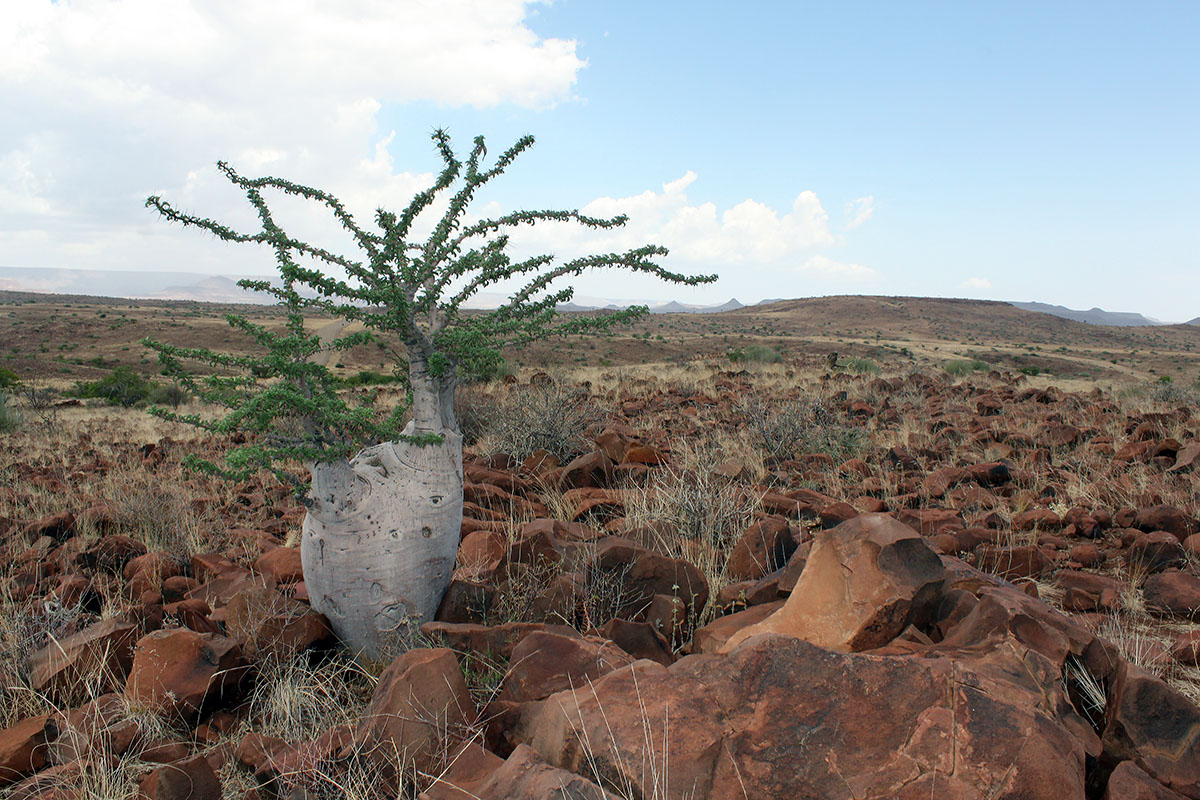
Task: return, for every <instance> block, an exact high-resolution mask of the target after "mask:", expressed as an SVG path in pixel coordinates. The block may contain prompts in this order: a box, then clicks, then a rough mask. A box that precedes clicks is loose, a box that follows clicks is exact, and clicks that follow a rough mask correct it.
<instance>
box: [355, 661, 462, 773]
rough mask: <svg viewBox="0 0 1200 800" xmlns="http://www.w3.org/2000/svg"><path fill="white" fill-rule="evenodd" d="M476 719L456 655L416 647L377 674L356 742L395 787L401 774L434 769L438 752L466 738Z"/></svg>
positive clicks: (356, 732)
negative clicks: (411, 770) (464, 736)
mask: <svg viewBox="0 0 1200 800" xmlns="http://www.w3.org/2000/svg"><path fill="white" fill-rule="evenodd" d="M474 718H475V704H474V701H472V700H471V693H470V692H469V691H468V689H467V684H466V682H465V681H464V680H463V674H462V671H461V670H460V669H459V667H458V660H457V659H456V658H455V656H454V653H453V652H452V651H450V650H447V649H445V648H438V649H433V650H430V649H424V648H418V649H413V650H409V651H408V652H407V653H405V654H404V655H402V656H400V657H399V658H397V659H396V660H395V661H393V662H392V663H391V664H390V665H389V666H388V668H387V669H385V670H384V671H383V674H382V675H380V676H379V682H378V683H377V684H376V685H375V691H374V694H373V695H372V696H371V703H370V705H368V706H367V709H366V711H365V712H364V713H363V717H362V721H361V722H360V723H359V725H358V728H357V729H356V730H355V733H354V744H355V747H356V748H357V750H358V752H360V753H361V754H362V755H363V757H364V758H367V759H368V760H369V761H370V762H371V763H372V764H373V765H374V766H375V767H376V768H378V769H379V770H380V772H381V774H382V775H383V776H384V777H385V778H386V779H387V780H388V781H390V782H391V783H396V782H398V781H399V779H400V777H401V774H402V772H407V771H408V770H410V769H413V768H416V769H421V770H429V769H430V768H431V767H433V765H434V763H435V759H436V757H437V754H438V752H439V750H440V749H441V748H443V747H446V746H448V743H453V742H454V741H455V740H456V739H459V738H460V737H463V735H464V732H465V727H466V725H467V724H468V723H469V722H471V721H473V720H474Z"/></svg>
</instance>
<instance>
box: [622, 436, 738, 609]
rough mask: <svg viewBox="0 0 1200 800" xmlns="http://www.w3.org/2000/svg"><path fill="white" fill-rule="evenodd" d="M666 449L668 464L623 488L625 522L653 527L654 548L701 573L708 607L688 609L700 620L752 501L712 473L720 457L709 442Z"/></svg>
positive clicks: (720, 584) (716, 589)
mask: <svg viewBox="0 0 1200 800" xmlns="http://www.w3.org/2000/svg"><path fill="white" fill-rule="evenodd" d="M672 453H673V459H672V463H671V464H669V465H666V466H662V467H659V468H658V469H657V470H656V471H655V472H654V475H653V477H652V479H651V480H650V481H649V483H648V484H647V485H646V486H645V487H635V488H632V489H630V490H629V492H628V497H627V500H626V504H625V510H626V522H627V524H629V525H631V526H635V527H643V528H645V529H646V530H650V531H653V536H654V544H655V547H656V549H658V550H660V551H661V552H663V553H664V554H666V555H669V556H671V557H673V558H682V559H685V560H687V561H689V562H691V563H692V564H693V565H695V566H696V568H697V569H699V570H700V572H701V573H703V575H704V577H705V580H707V581H708V586H709V597H710V601H709V608H707V609H695V610H694V613H695V614H696V616H697V619H698V620H700V621H701V622H705V621H707V620H708V619H710V618H711V617H712V616H713V613H714V612H713V600H715V599H716V596H717V593H718V592H719V591H720V590H721V589H722V588H724V586H725V585H726V584H727V583H729V579H728V577H727V576H726V574H725V562H726V558H727V556H728V554H729V550H730V549H731V548H732V547H733V545H734V544H736V543H737V541H738V539H739V538H740V537H741V535H742V534H743V533H744V532H745V530H746V529H747V528H748V527H749V526H750V525H751V523H753V521H754V511H755V509H756V507H757V502H756V501H755V500H753V499H752V498H751V497H749V496H748V495H747V494H746V493H745V492H744V491H743V490H742V488H741V487H739V486H738V485H737V484H735V483H733V482H731V481H729V480H728V479H727V478H725V477H724V476H721V475H718V474H717V473H716V471H715V469H716V467H717V466H718V465H719V464H720V463H721V462H722V461H724V460H725V457H724V453H723V452H722V451H720V450H718V449H717V448H715V447H713V446H712V445H711V444H710V443H704V442H702V443H698V444H689V443H687V442H684V443H680V444H679V445H677V446H676V447H675V448H674V449H673V451H672Z"/></svg>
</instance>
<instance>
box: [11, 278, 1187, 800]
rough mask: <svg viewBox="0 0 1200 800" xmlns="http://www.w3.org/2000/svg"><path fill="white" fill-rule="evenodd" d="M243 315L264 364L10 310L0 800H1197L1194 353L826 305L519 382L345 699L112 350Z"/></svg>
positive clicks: (650, 338)
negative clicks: (427, 559) (438, 598)
mask: <svg viewBox="0 0 1200 800" xmlns="http://www.w3.org/2000/svg"><path fill="white" fill-rule="evenodd" d="M234 310H236V311H237V312H238V313H240V314H244V315H246V316H247V317H249V318H250V319H251V320H252V321H254V322H257V323H260V324H263V325H266V326H268V327H272V326H282V324H283V318H282V316H281V315H280V313H279V312H277V311H276V310H275V309H273V308H272V307H269V306H239V307H237V308H236V309H235V308H233V307H226V306H219V305H211V304H202V303H186V302H170V301H135V300H120V299H106V298H91V297H72V296H55V295H33V294H19V293H0V387H2V388H0V796H3V797H7V798H22V800H25V799H29V800H32V798H46V799H47V800H48V799H49V798H56V800H58V799H62V800H65V799H66V798H78V799H79V800H90V799H92V798H126V797H137V796H139V795H140V796H144V797H149V798H246V799H247V800H251V799H252V798H263V799H264V800H265V799H267V798H297V799H298V798H355V799H356V800H357V799H358V798H362V799H363V800H366V799H367V798H371V799H372V800H374V799H375V798H380V799H383V798H400V797H404V798H410V797H422V798H429V799H430V800H434V799H437V800H449V799H450V798H496V799H498V798H510V797H511V798H530V799H532V798H539V799H540V798H628V799H629V800H633V799H634V798H638V799H639V800H640V799H642V798H645V799H647V800H649V799H652V798H653V799H657V798H696V799H697V800H699V799H700V798H768V797H772V798H773V797H778V798H893V797H898V798H1005V797H1008V798H1017V797H1020V798H1052V799H1053V800H1063V799H1064V798H1096V799H1097V800H1099V799H1100V798H1107V799H1108V800H1118V798H1181V797H1183V798H1200V707H1198V706H1197V701H1200V629H1197V627H1196V625H1195V622H1196V619H1197V618H1198V617H1200V521H1198V519H1197V515H1198V514H1200V501H1198V496H1200V326H1194V325H1175V326H1156V327H1144V328H1124V327H1122V328H1117V327H1106V326H1097V325H1087V324H1084V323H1077V322H1072V321H1068V320H1064V319H1059V318H1057V317H1052V316H1048V315H1043V314H1036V313H1033V312H1028V311H1023V310H1020V309H1017V308H1014V307H1013V306H1010V305H1007V304H1003V303H992V302H983V301H965V300H943V299H928V298H902V297H901V298H889V297H828V298H815V299H805V300H785V301H779V302H774V303H769V304H765V305H760V306H751V307H746V308H742V309H739V310H736V311H729V312H724V313H720V314H663V315H649V316H646V317H643V318H641V319H639V320H637V321H635V322H634V323H632V324H630V325H629V326H626V327H621V328H615V329H613V330H611V331H607V332H603V333H601V334H598V335H590V336H586V337H568V338H556V339H548V340H545V341H541V342H538V343H536V344H534V345H531V346H529V347H527V348H524V349H520V350H509V351H507V352H505V353H504V356H505V365H504V367H503V368H502V369H500V370H498V371H497V372H496V374H494V375H491V376H489V379H488V380H479V381H477V382H475V383H471V384H469V385H466V386H464V387H462V388H461V389H460V390H459V392H458V397H457V400H456V403H457V412H458V418H459V421H460V423H461V425H462V428H463V433H464V437H465V442H466V448H465V452H464V478H465V481H466V484H465V489H464V497H465V501H466V502H465V512H464V519H463V523H462V538H461V542H460V544H459V549H458V558H457V563H456V568H455V572H454V579H453V581H452V583H451V585H450V589H449V591H448V592H447V594H446V597H445V599H444V601H443V602H442V605H441V608H440V610H439V612H438V614H437V619H436V620H435V621H433V622H429V623H426V624H424V625H422V626H421V627H420V629H419V630H404V631H397V632H396V635H395V637H394V641H393V642H392V643H391V649H390V650H388V651H387V652H385V653H383V654H382V655H381V656H380V657H379V658H374V659H364V658H359V659H356V658H354V657H353V654H352V653H349V652H347V650H346V648H345V647H343V646H342V645H341V644H339V642H338V641H337V639H336V637H334V636H333V635H332V634H331V632H330V628H329V626H328V623H327V621H326V620H325V619H324V618H323V617H322V616H321V615H320V614H318V613H316V612H315V611H314V610H313V609H312V608H311V607H310V606H309V604H308V595H307V591H306V589H305V585H304V581H303V573H302V569H301V559H300V554H299V549H298V548H297V543H298V539H299V535H300V525H301V521H302V520H303V517H304V514H305V508H304V507H303V506H302V505H301V504H300V502H299V501H298V500H297V499H296V498H295V497H294V496H293V494H292V492H291V490H290V488H289V487H287V486H284V485H281V484H280V483H278V482H277V481H276V480H275V479H274V477H272V476H271V475H269V474H266V473H264V474H262V475H259V476H256V477H254V478H252V479H249V480H245V481H242V482H231V481H227V480H223V479H221V478H218V477H215V476H212V475H209V474H204V473H198V472H194V471H191V470H189V469H187V468H186V467H185V466H183V463H182V462H183V460H184V459H185V458H186V457H187V456H188V455H198V456H201V457H204V458H209V459H217V460H219V457H220V454H221V453H222V452H224V451H225V450H226V449H227V448H228V446H229V445H230V444H231V441H229V439H231V438H233V437H225V438H224V439H223V438H222V437H220V436H213V435H210V434H208V433H206V432H203V431H199V430H197V429H196V428H193V427H189V426H186V425H182V424H180V423H177V422H169V421H166V420H163V419H160V418H157V417H154V416H151V415H150V414H148V413H147V411H146V408H147V406H149V405H157V406H161V407H166V408H171V409H175V410H178V411H180V412H183V413H204V412H205V411H206V409H205V408H204V407H202V406H201V405H200V404H199V403H198V402H197V401H196V400H195V399H194V398H192V397H190V396H189V395H188V392H187V391H186V390H185V389H184V388H183V387H181V386H179V385H177V384H173V383H172V382H171V381H169V380H168V379H166V378H164V377H163V376H161V375H160V374H159V370H158V365H157V364H156V363H155V361H154V357H153V353H152V352H150V351H149V350H147V349H146V348H145V347H143V346H142V344H141V343H140V342H141V340H142V339H143V338H144V337H147V336H153V337H156V338H158V339H160V340H163V341H166V342H171V343H176V344H179V345H181V346H189V347H208V348H211V349H213V350H217V351H226V352H239V348H243V347H246V344H245V342H244V341H243V340H242V338H241V337H240V336H239V334H238V333H237V332H236V331H234V330H231V329H230V327H229V325H227V324H226V322H225V320H224V319H223V314H225V313H226V312H228V311H234ZM312 322H313V327H314V328H318V329H319V328H320V325H321V322H322V321H321V320H319V319H314V320H313V321H312ZM330 366H331V367H332V368H333V369H334V370H335V372H336V373H337V374H338V375H339V376H340V377H341V378H342V379H343V383H344V391H345V392H346V393H348V394H361V393H367V392H371V393H375V395H376V398H377V399H376V402H378V403H379V404H381V405H382V406H384V407H386V406H388V404H395V403H396V402H397V401H398V400H399V399H400V397H401V389H400V388H399V385H398V384H397V383H396V382H395V381H394V379H393V370H394V369H395V366H396V365H395V364H394V363H393V361H392V354H391V353H389V352H388V351H387V350H386V349H385V348H381V347H377V346H374V345H370V344H368V345H362V346H359V347H356V348H354V349H352V350H348V351H346V352H344V353H340V354H338V356H337V359H336V360H335V362H334V363H332V364H331V365H330Z"/></svg>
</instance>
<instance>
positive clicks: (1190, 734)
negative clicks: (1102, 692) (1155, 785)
mask: <svg viewBox="0 0 1200 800" xmlns="http://www.w3.org/2000/svg"><path fill="white" fill-rule="evenodd" d="M1104 758H1105V760H1107V761H1109V762H1116V761H1126V760H1128V761H1132V762H1134V763H1135V764H1137V766H1138V767H1140V768H1141V769H1142V770H1144V771H1145V772H1146V773H1147V774H1148V775H1150V776H1151V777H1152V778H1154V779H1155V780H1157V781H1158V782H1159V783H1161V784H1163V785H1164V786H1167V787H1169V788H1170V789H1172V790H1174V791H1176V792H1178V793H1180V794H1182V795H1183V796H1184V797H1189V798H1192V800H1196V799H1197V798H1200V707H1197V706H1196V704H1195V703H1193V702H1192V701H1190V700H1188V699H1187V698H1186V697H1184V696H1183V695H1182V694H1181V693H1179V692H1178V691H1176V690H1175V689H1173V688H1171V687H1170V686H1168V685H1167V684H1166V683H1164V682H1163V681H1161V680H1159V679H1158V678H1157V677H1155V676H1154V675H1151V674H1150V673H1149V672H1146V671H1145V670H1142V669H1140V668H1138V667H1134V666H1132V665H1128V664H1124V665H1122V668H1121V669H1120V671H1119V673H1118V674H1117V676H1116V679H1115V680H1114V681H1113V686H1112V687H1111V688H1110V689H1109V692H1108V725H1107V727H1106V728H1105V730H1104Z"/></svg>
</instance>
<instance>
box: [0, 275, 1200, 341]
mask: <svg viewBox="0 0 1200 800" xmlns="http://www.w3.org/2000/svg"><path fill="white" fill-rule="evenodd" d="M245 277H251V278H267V279H268V280H270V279H273V278H274V276H268V275H250V276H245ZM238 280H239V279H238V278H231V277H229V276H226V275H210V274H205V273H198V272H162V271H155V270H99V269H97V270H91V269H63V268H54V267H4V266H0V291H12V292H34V293H47V294H64V295H80V296H91V297H114V298H130V299H145V300H192V301H198V302H208V303H254V304H258V305H272V304H274V302H275V299H274V298H273V297H271V296H270V295H266V294H262V293H260V292H250V291H246V290H245V289H242V288H241V287H240V286H238V285H237V281H238ZM507 299H508V297H507V295H504V294H500V293H480V294H477V295H475V296H474V297H472V298H471V299H470V300H468V301H467V302H466V303H465V304H464V307H466V308H473V309H491V308H496V307H498V306H500V305H501V304H503V303H504V302H505V301H507ZM785 301H787V298H782V297H773V298H768V299H766V300H761V301H759V302H758V303H754V304H751V305H756V306H765V305H770V304H772V303H780V302H785ZM633 305H645V306H648V307H649V309H650V313H652V314H717V313H721V312H723V311H737V310H739V309H743V308H748V307H750V306H747V305H746V304H744V303H742V302H741V301H739V300H737V299H736V298H731V299H729V300H727V301H725V302H724V303H716V304H711V305H706V304H699V303H683V302H680V301H678V300H672V301H670V302H666V303H656V302H654V301H653V300H645V299H643V300H626V299H622V300H614V299H611V298H602V297H585V296H580V297H576V298H575V299H574V300H573V301H572V302H570V303H562V304H560V305H559V306H558V310H559V311H564V312H570V311H604V310H614V309H621V308H628V307H629V306H633ZM1009 305H1012V306H1014V307H1016V308H1020V309H1022V310H1025V311H1033V312H1037V313H1042V314H1050V315H1052V316H1055V317H1061V318H1063V319H1069V320H1074V321H1076V322H1085V323H1089V324H1092V325H1111V326H1115V327H1145V326H1151V325H1165V324H1170V323H1164V322H1161V321H1159V320H1156V319H1154V318H1152V317H1147V316H1145V315H1142V314H1137V313H1133V312H1123V311H1105V310H1104V309H1102V308H1092V309H1089V310H1087V311H1080V310H1076V309H1071V308H1067V307H1066V306H1060V305H1051V304H1049V303H1038V302H1027V303H1009ZM1185 324H1187V325H1198V326H1200V317H1196V318H1195V319H1192V320H1189V321H1188V322H1187V323H1185Z"/></svg>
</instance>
